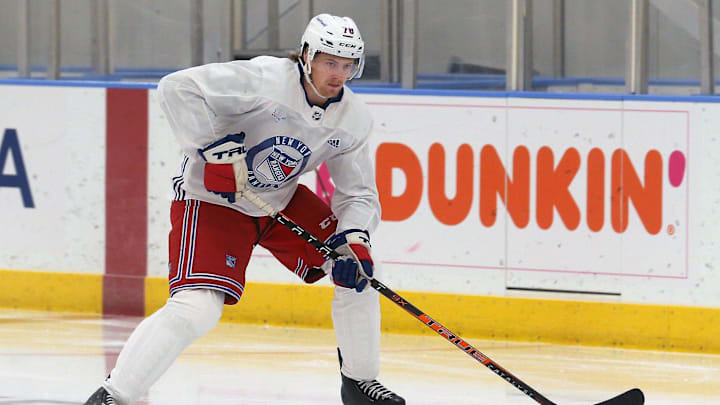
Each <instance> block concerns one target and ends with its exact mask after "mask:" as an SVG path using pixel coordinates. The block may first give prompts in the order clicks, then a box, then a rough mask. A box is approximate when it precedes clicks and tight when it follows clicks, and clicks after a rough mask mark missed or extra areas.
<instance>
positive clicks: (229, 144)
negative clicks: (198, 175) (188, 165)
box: [198, 132, 248, 203]
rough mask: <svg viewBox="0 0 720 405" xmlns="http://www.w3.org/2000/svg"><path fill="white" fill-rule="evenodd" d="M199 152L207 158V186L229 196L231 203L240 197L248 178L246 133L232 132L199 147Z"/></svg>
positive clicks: (224, 195) (204, 158)
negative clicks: (205, 145)
mask: <svg viewBox="0 0 720 405" xmlns="http://www.w3.org/2000/svg"><path fill="white" fill-rule="evenodd" d="M198 153H200V156H202V158H203V160H205V175H204V182H205V188H206V189H207V190H208V191H211V192H213V193H216V194H220V195H221V196H223V197H225V198H227V199H228V201H230V202H231V203H234V202H235V200H237V199H240V198H241V197H242V194H243V191H245V190H246V188H247V180H248V169H247V162H246V161H245V156H247V150H246V148H245V133H244V132H240V133H239V134H230V135H228V136H226V137H225V138H223V139H220V140H219V141H217V142H214V143H212V144H211V145H208V146H207V147H205V148H203V149H198Z"/></svg>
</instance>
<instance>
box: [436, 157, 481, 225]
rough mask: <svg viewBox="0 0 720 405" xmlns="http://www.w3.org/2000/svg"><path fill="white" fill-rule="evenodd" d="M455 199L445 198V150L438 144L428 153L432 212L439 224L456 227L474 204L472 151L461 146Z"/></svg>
mask: <svg viewBox="0 0 720 405" xmlns="http://www.w3.org/2000/svg"><path fill="white" fill-rule="evenodd" d="M456 173H457V177H456V180H455V184H456V191H455V198H452V199H448V198H447V197H446V196H445V148H443V147H442V145H440V144H439V143H434V144H433V145H432V146H430V152H429V153H428V197H429V201H430V209H431V210H432V212H433V215H435V218H437V219H438V221H440V222H442V223H443V224H445V225H457V224H459V223H460V222H462V221H463V220H464V219H465V218H467V216H468V213H470V208H471V206H472V201H473V150H472V148H471V147H470V145H466V144H463V145H460V147H459V148H458V151H457V170H456Z"/></svg>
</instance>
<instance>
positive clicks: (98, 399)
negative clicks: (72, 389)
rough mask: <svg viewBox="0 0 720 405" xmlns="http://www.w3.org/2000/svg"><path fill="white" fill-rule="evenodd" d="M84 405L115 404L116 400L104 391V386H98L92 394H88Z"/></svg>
mask: <svg viewBox="0 0 720 405" xmlns="http://www.w3.org/2000/svg"><path fill="white" fill-rule="evenodd" d="M84 405H117V402H115V400H114V399H113V397H111V396H110V394H108V392H107V391H105V388H103V387H100V388H98V390H97V391H95V393H94V394H92V395H90V398H88V400H87V401H85V404H84Z"/></svg>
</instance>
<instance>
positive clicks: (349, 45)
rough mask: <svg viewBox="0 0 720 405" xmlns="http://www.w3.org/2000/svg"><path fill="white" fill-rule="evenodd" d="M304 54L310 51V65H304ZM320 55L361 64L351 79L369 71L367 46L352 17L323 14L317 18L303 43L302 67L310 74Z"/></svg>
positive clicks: (304, 35)
mask: <svg viewBox="0 0 720 405" xmlns="http://www.w3.org/2000/svg"><path fill="white" fill-rule="evenodd" d="M303 50H307V63H305V62H303V58H302V54H303ZM318 52H322V53H327V54H330V55H336V56H340V57H343V58H352V59H356V60H357V64H356V67H355V70H354V71H353V73H352V74H351V75H350V77H348V79H356V78H359V77H360V76H361V75H362V72H363V68H364V67H365V42H364V41H363V39H362V36H361V35H360V30H359V29H358V27H357V25H356V24H355V21H353V19H352V18H350V17H338V16H334V15H330V14H319V15H316V16H315V17H313V19H312V20H310V22H309V23H308V25H307V28H305V32H304V33H303V36H302V38H301V39H300V64H301V66H302V68H303V70H305V72H306V73H307V74H308V75H309V74H310V62H312V60H313V58H314V57H315V54H317V53H318Z"/></svg>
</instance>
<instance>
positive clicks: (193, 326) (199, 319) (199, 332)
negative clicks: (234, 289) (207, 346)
mask: <svg viewBox="0 0 720 405" xmlns="http://www.w3.org/2000/svg"><path fill="white" fill-rule="evenodd" d="M224 302H225V294H224V293H222V292H220V291H216V290H210V289H191V290H184V291H179V292H178V293H176V294H175V295H173V296H172V298H170V299H169V300H168V303H167V304H166V307H168V308H172V310H173V312H174V313H175V314H176V315H177V316H179V317H180V318H182V319H183V320H184V321H185V322H186V326H187V328H188V329H189V331H190V332H191V333H192V334H193V335H194V337H195V338H196V339H197V338H200V337H202V336H204V335H205V334H206V333H208V332H210V331H211V330H212V329H213V328H214V327H215V325H217V323H218V321H219V320H220V316H221V315H222V310H223V305H224Z"/></svg>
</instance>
